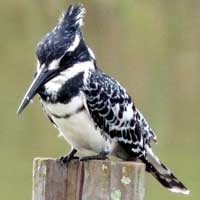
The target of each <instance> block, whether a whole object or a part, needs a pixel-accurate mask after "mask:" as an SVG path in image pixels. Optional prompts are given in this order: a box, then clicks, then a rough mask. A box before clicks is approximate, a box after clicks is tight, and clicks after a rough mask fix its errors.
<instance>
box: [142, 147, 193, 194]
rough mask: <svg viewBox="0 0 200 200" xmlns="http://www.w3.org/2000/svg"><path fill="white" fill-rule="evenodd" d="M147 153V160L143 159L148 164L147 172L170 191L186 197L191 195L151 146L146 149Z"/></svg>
mask: <svg viewBox="0 0 200 200" xmlns="http://www.w3.org/2000/svg"><path fill="white" fill-rule="evenodd" d="M146 153H147V154H146V158H143V159H142V160H143V162H144V163H145V164H146V171H148V172H149V173H151V174H152V175H153V176H154V177H155V178H156V179H157V180H158V181H159V182H160V183H161V184H162V185H163V186H164V187H166V188H167V189H168V190H170V191H172V192H176V193H182V194H185V195H188V194H189V193H190V191H189V190H188V189H187V188H186V187H185V186H184V185H183V183H181V182H180V181H179V180H178V179H177V178H176V177H175V176H174V175H173V174H172V172H171V171H170V170H169V169H168V168H167V167H166V166H165V165H163V164H162V163H161V162H160V161H159V159H158V158H157V157H156V155H154V153H153V152H152V150H151V148H150V147H149V146H147V147H146Z"/></svg>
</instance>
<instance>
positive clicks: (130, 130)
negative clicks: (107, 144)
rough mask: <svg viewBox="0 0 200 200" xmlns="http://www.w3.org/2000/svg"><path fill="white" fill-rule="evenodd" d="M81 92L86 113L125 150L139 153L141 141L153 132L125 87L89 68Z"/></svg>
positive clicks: (145, 141) (142, 147) (151, 135)
mask: <svg viewBox="0 0 200 200" xmlns="http://www.w3.org/2000/svg"><path fill="white" fill-rule="evenodd" d="M84 93H85V94H86V104H87V107H88V110H89V113H90V115H91V117H92V119H93V120H94V122H95V124H96V126H97V127H98V128H100V129H101V130H102V131H101V132H102V134H104V135H105V136H106V137H109V138H115V139H117V141H118V142H119V143H120V144H121V145H122V146H124V148H125V149H127V151H128V152H131V153H133V154H134V156H136V157H140V155H141V153H144V143H149V141H150V140H151V138H153V137H154V135H153V133H151V132H149V130H150V129H149V128H148V124H147V122H146V120H145V119H144V118H143V116H142V115H141V113H140V112H139V111H138V110H137V109H136V108H135V105H134V103H133V101H132V99H131V97H130V96H129V95H128V94H127V92H126V90H125V89H124V88H123V87H122V86H121V85H120V84H119V83H118V82H117V81H115V80H114V79H112V78H111V77H109V76H108V75H106V74H104V73H102V72H101V71H99V70H96V71H93V72H90V75H89V78H88V79H87V81H86V84H85V87H84ZM148 129H149V130H148ZM147 130H148V131H147Z"/></svg>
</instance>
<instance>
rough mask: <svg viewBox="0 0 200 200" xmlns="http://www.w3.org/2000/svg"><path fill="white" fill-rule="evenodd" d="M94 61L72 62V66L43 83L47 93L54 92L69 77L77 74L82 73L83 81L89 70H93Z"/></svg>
mask: <svg viewBox="0 0 200 200" xmlns="http://www.w3.org/2000/svg"><path fill="white" fill-rule="evenodd" d="M94 69H95V66H94V63H93V62H91V61H86V62H80V63H77V64H74V65H73V66H72V67H70V68H68V69H66V70H64V71H62V72H60V74H59V75H58V76H56V77H55V78H53V79H52V80H50V81H49V82H47V83H46V84H45V88H46V90H47V92H49V93H56V92H57V91H58V90H59V89H60V88H61V87H62V86H63V84H65V83H66V82H67V81H68V80H69V79H71V78H73V77H74V76H76V75H77V74H79V73H81V72H83V73H84V82H85V80H86V79H87V77H88V73H89V71H90V70H94Z"/></svg>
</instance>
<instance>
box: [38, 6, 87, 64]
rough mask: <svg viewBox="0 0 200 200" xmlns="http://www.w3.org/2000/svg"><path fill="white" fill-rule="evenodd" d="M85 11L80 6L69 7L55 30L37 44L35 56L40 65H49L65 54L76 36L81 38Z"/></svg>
mask: <svg viewBox="0 0 200 200" xmlns="http://www.w3.org/2000/svg"><path fill="white" fill-rule="evenodd" d="M84 14H85V9H84V8H83V6H82V5H76V6H72V5H70V6H69V7H68V9H67V10H66V12H65V13H64V14H63V15H62V16H61V18H60V19H59V22H58V24H57V25H56V26H55V28H54V29H53V30H52V31H51V32H49V33H47V34H46V35H45V36H44V37H43V38H42V40H41V41H40V42H39V43H38V46H37V51H36V55H37V57H38V59H39V61H40V63H41V64H43V63H45V64H47V65H48V64H49V63H50V62H51V61H52V60H54V59H59V58H60V57H61V56H63V55H64V54H65V52H66V51H67V49H68V48H69V46H70V45H71V44H72V43H73V41H74V39H75V37H76V35H77V34H78V35H79V36H80V37H81V29H80V27H81V26H82V25H83V17H84Z"/></svg>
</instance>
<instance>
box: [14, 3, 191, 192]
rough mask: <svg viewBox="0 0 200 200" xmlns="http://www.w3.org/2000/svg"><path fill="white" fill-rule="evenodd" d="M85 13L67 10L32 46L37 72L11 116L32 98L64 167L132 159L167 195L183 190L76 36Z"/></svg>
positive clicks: (135, 112) (143, 125) (142, 123)
mask: <svg viewBox="0 0 200 200" xmlns="http://www.w3.org/2000/svg"><path fill="white" fill-rule="evenodd" d="M85 13H86V9H85V8H84V6H83V5H82V4H77V5H69V6H68V8H67V9H66V10H65V12H64V13H63V14H62V16H61V17H60V18H59V20H58V22H57V24H56V25H55V27H54V28H53V29H52V31H50V32H48V33H47V34H46V35H45V36H44V37H43V38H42V39H41V41H40V42H38V44H37V48H36V57H37V69H36V73H35V75H34V78H33V81H32V83H31V85H30V87H29V88H28V90H27V92H26V94H25V96H24V98H23V99H22V102H21V104H20V106H19V108H18V111H17V113H18V114H20V113H21V112H22V111H23V110H24V109H25V108H26V107H27V105H28V104H29V102H30V101H31V100H32V99H33V98H34V97H35V95H38V96H39V98H40V101H41V105H42V108H43V110H44V112H45V113H46V114H47V116H48V118H49V120H50V121H51V122H52V123H53V125H54V126H55V127H56V128H57V129H58V131H59V133H60V135H61V136H63V137H64V139H65V140H66V142H67V143H68V144H69V145H70V146H71V151H70V152H69V153H68V154H66V155H64V156H61V158H60V161H61V162H63V163H67V162H68V161H70V160H71V159H75V158H77V156H76V153H77V152H78V151H79V152H85V154H86V155H85V156H83V157H82V158H80V160H83V161H85V160H92V159H99V160H104V159H108V158H109V157H110V156H114V157H117V158H119V159H121V160H125V161H135V160H138V161H140V162H142V163H144V164H145V166H146V171H147V172H149V173H150V174H152V175H153V176H154V177H155V178H156V179H157V180H158V182H159V183H160V184H161V185H163V186H164V187H165V188H167V189H169V190H170V191H172V192H176V193H182V194H189V190H188V189H187V188H186V186H184V184H183V183H182V182H181V181H179V180H178V179H177V178H176V177H175V176H174V175H173V173H172V172H171V171H170V170H169V169H168V168H167V167H166V166H165V165H164V164H163V163H162V162H161V161H160V160H159V159H158V157H157V156H156V155H155V154H154V152H153V150H152V147H151V146H152V143H153V142H154V143H156V141H157V137H156V135H155V133H154V132H153V130H152V129H151V128H150V126H149V124H148V122H147V120H146V119H145V117H144V116H143V114H142V113H141V112H140V110H139V109H138V108H137V107H136V105H135V102H134V101H133V99H132V98H131V96H130V95H129V94H128V92H127V91H126V89H125V88H124V87H123V86H122V85H121V84H120V83H119V82H118V81H117V80H115V79H114V78H112V77H111V76H109V75H107V74H106V73H104V72H103V71H102V70H101V69H100V68H99V67H98V65H97V62H96V58H95V55H94V53H93V51H92V50H91V49H90V47H89V46H88V45H87V44H86V42H85V39H84V37H83V33H82V26H83V19H84V16H85Z"/></svg>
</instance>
